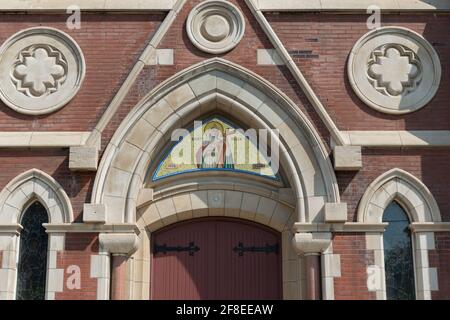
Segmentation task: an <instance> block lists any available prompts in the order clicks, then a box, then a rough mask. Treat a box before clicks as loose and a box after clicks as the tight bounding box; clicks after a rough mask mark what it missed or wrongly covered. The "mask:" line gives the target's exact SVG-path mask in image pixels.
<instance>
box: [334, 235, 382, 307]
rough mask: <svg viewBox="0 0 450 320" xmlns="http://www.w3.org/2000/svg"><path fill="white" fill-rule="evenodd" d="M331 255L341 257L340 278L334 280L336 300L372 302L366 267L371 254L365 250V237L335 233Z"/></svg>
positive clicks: (369, 263)
mask: <svg viewBox="0 0 450 320" xmlns="http://www.w3.org/2000/svg"><path fill="white" fill-rule="evenodd" d="M333 254H339V255H340V256H341V277H339V278H334V297H335V299H336V300H373V299H375V293H374V292H369V291H368V289H367V266H369V265H372V264H373V263H374V262H373V253H372V252H371V251H368V250H366V236H365V234H360V233H335V234H334V235H333Z"/></svg>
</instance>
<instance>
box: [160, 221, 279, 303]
mask: <svg viewBox="0 0 450 320" xmlns="http://www.w3.org/2000/svg"><path fill="white" fill-rule="evenodd" d="M190 243H194V244H195V246H196V247H198V248H199V250H198V251H194V250H193V248H194V246H193V245H192V244H191V245H189V244H190ZM239 243H241V247H243V248H244V252H242V254H241V255H240V254H239V252H241V251H242V250H238V248H239ZM164 245H166V247H164ZM267 245H269V246H272V245H278V247H279V248H280V245H281V242H280V236H279V234H278V233H276V232H274V231H272V230H270V229H268V228H265V227H262V226H259V225H257V224H253V223H247V222H243V221H239V220H232V219H220V220H217V219H196V220H192V221H189V222H184V223H180V224H176V225H174V226H171V227H169V228H165V229H163V230H161V231H159V232H157V233H155V234H153V235H152V276H151V298H152V299H280V298H281V296H282V293H281V252H280V250H278V252H273V251H272V252H267V253H266V252H260V251H258V250H265V249H266V248H267ZM236 247H238V248H236ZM252 247H253V248H252ZM164 248H166V249H168V251H167V252H165V253H164ZM189 248H190V249H191V254H190V253H189V251H187V250H189ZM235 248H236V249H235ZM233 249H235V250H233ZM248 250H253V251H248ZM255 250H256V252H255Z"/></svg>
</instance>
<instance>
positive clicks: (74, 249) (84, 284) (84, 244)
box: [55, 233, 99, 300]
mask: <svg viewBox="0 0 450 320" xmlns="http://www.w3.org/2000/svg"><path fill="white" fill-rule="evenodd" d="M98 250H99V243H98V234H96V233H67V234H66V245H65V250H64V251H63V252H60V253H58V258H57V259H58V260H57V268H63V269H64V291H63V292H57V293H56V296H55V299H56V300H73V299H80V300H95V299H97V279H95V278H91V277H90V270H91V255H97V254H98ZM71 265H76V266H79V267H80V269H81V288H80V289H79V290H77V289H74V290H69V289H68V288H67V286H66V281H67V278H68V276H70V274H67V272H66V271H67V267H69V266H71Z"/></svg>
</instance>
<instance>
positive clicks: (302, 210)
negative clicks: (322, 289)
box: [91, 58, 340, 222]
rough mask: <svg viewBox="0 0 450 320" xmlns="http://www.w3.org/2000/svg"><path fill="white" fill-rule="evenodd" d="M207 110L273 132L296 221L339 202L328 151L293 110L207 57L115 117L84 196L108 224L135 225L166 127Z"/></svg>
mask: <svg viewBox="0 0 450 320" xmlns="http://www.w3.org/2000/svg"><path fill="white" fill-rule="evenodd" d="M211 109H217V110H220V111H221V112H222V113H225V114H229V115H233V116H234V117H239V119H241V120H242V121H243V122H245V123H246V124H247V125H249V126H254V128H258V129H259V128H265V129H268V130H269V132H270V133H271V135H272V137H275V139H277V137H276V135H275V134H274V131H275V129H278V130H279V132H280V135H279V142H280V164H281V167H283V169H284V170H285V171H287V173H288V174H287V175H288V177H289V183H290V185H291V187H292V189H293V191H294V193H295V198H296V211H297V216H298V220H299V221H303V222H306V221H312V220H313V219H312V218H311V216H312V214H313V213H312V212H313V211H316V212H318V211H320V209H321V207H323V204H324V203H325V202H334V203H338V202H340V197H339V190H338V187H337V182H336V177H335V174H334V170H333V167H332V164H331V162H330V160H329V152H328V151H327V150H326V147H325V146H324V144H323V142H322V140H321V138H320V136H319V135H318V133H317V132H316V130H315V128H314V126H313V125H312V124H311V122H310V121H309V120H308V119H307V118H306V116H305V115H303V114H302V112H301V111H300V109H299V108H298V107H297V106H296V105H295V104H294V103H293V102H292V101H291V100H290V99H289V98H288V97H287V96H286V95H285V94H283V93H282V92H281V91H280V90H278V89H277V88H276V87H275V86H274V85H272V84H271V83H269V82H268V81H266V80H264V79H263V78H261V77H260V76H258V75H256V74H254V73H252V72H251V71H249V70H247V69H245V68H243V67H241V66H239V65H236V64H234V63H231V62H229V61H226V60H223V59H220V58H214V59H211V60H207V61H204V62H201V63H199V64H197V65H194V66H192V67H189V68H187V69H185V70H183V71H181V72H179V73H177V74H176V75H174V76H173V77H171V78H170V79H168V80H166V81H165V82H163V83H161V84H160V85H159V86H158V87H156V88H155V89H154V90H153V91H152V92H150V93H149V94H148V95H147V96H146V97H145V98H144V99H142V100H141V102H140V103H139V104H138V105H136V106H135V108H134V109H133V110H132V111H131V112H130V113H129V114H128V116H127V117H126V118H125V119H124V120H123V122H122V124H121V125H120V127H119V129H118V130H117V131H116V133H115V134H114V136H113V138H112V139H111V141H110V143H109V145H108V146H107V148H106V150H105V153H104V155H103V157H102V160H101V163H100V166H99V170H98V172H97V176H96V179H95V183H94V190H93V194H92V199H91V202H92V203H94V204H103V205H105V206H106V210H107V219H108V222H135V221H136V202H137V197H138V193H139V191H140V190H141V189H142V186H143V184H144V181H145V177H146V174H147V169H148V167H149V164H150V162H151V161H152V160H154V158H155V157H156V156H157V154H158V151H160V150H161V146H163V145H166V144H167V143H168V142H169V139H170V134H171V130H173V129H176V128H179V127H180V126H182V125H183V124H186V121H191V120H193V119H195V117H198V116H201V115H203V114H205V113H206V112H210V111H211ZM318 208H320V209H318Z"/></svg>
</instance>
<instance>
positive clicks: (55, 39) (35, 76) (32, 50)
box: [0, 27, 86, 115]
mask: <svg viewBox="0 0 450 320" xmlns="http://www.w3.org/2000/svg"><path fill="white" fill-rule="evenodd" d="M85 73H86V63H85V60H84V56H83V52H82V51H81V49H80V47H79V46H78V45H77V43H76V42H75V40H73V39H72V38H71V37H70V36H69V35H68V34H66V33H64V32H61V31H59V30H57V29H54V28H47V27H36V28H29V29H25V30H22V31H19V32H17V33H16V34H14V35H12V36H11V37H10V38H9V39H7V40H6V41H5V42H3V44H2V45H1V46H0V99H1V100H2V102H3V103H4V104H5V105H7V106H8V107H10V108H11V109H13V110H15V111H17V112H19V113H23V114H30V115H41V114H47V113H51V112H54V111H56V110H58V109H60V108H62V107H63V106H65V105H66V104H67V103H68V102H69V101H70V100H71V99H72V98H73V97H74V96H75V95H76V93H77V92H78V90H79V89H80V87H81V84H82V83H83V80H84V76H85Z"/></svg>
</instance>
